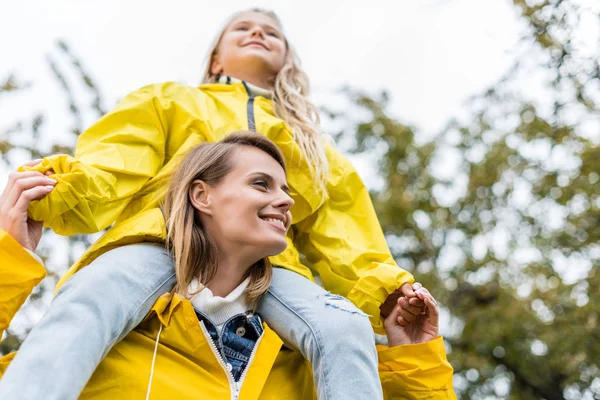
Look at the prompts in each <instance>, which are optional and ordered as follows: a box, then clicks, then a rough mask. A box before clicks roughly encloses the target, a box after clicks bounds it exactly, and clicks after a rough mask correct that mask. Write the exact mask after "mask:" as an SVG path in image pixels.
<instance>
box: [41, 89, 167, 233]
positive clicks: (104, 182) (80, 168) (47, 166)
mask: <svg viewBox="0 0 600 400" xmlns="http://www.w3.org/2000/svg"><path fill="white" fill-rule="evenodd" d="M177 86H178V85H177V84H161V85H151V86H147V87H144V88H142V89H139V90H137V91H135V92H133V93H131V94H129V95H128V96H126V97H125V98H124V99H123V100H122V101H121V102H120V103H119V104H118V105H117V107H116V108H115V109H114V110H113V111H111V112H110V113H108V114H106V115H105V116H104V117H102V118H101V119H100V120H98V121H97V122H96V123H95V124H94V125H92V126H91V127H90V128H89V129H87V130H86V131H85V132H83V133H82V134H81V135H80V136H79V139H78V142H77V147H76V149H75V157H74V158H73V157H70V156H68V155H55V156H50V157H46V158H44V160H43V161H42V162H41V163H40V164H38V165H37V166H35V167H34V169H35V170H36V171H40V172H47V171H53V172H54V173H55V175H53V176H52V177H53V178H54V179H56V180H57V181H58V185H57V186H56V190H54V191H53V192H52V194H50V195H49V196H47V197H46V198H44V199H43V200H41V201H39V202H34V203H32V204H31V206H30V208H29V216H30V217H32V218H33V219H35V220H36V221H44V222H45V226H47V227H51V228H52V229H54V231H55V232H57V233H59V234H62V235H71V234H76V233H94V232H98V231H100V230H102V229H104V228H106V227H108V226H109V225H110V224H111V223H113V222H114V221H115V219H117V217H118V216H119V214H120V213H121V212H122V211H123V209H124V208H125V207H126V206H127V204H128V202H129V200H130V199H131V198H132V196H133V195H134V194H135V193H136V192H138V191H139V190H140V189H141V188H142V187H143V185H144V184H145V183H146V182H147V181H148V180H149V179H151V178H152V177H153V176H154V175H155V174H156V173H157V172H158V171H159V169H160V168H161V167H162V165H163V162H164V157H165V143H166V139H165V137H166V135H167V133H168V129H169V123H170V122H169V116H170V115H171V114H172V111H173V110H172V109H170V108H171V107H172V106H173V104H172V102H169V101H168V100H167V97H168V96H169V91H170V90H176V87H177Z"/></svg>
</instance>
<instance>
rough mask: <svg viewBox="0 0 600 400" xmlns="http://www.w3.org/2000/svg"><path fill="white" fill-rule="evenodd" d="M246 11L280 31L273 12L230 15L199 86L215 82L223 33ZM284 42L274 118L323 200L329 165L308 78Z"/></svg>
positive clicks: (295, 55) (261, 11) (214, 43)
mask: <svg viewBox="0 0 600 400" xmlns="http://www.w3.org/2000/svg"><path fill="white" fill-rule="evenodd" d="M248 12H256V13H261V14H264V15H266V16H268V17H270V18H272V19H273V20H275V21H276V22H277V24H278V25H279V27H280V28H281V27H282V24H281V20H280V19H279V17H278V16H277V14H275V13H274V12H273V11H268V10H263V9H261V8H251V9H249V10H246V11H241V12H238V13H235V14H233V15H232V16H231V18H229V21H228V22H227V23H226V24H225V26H224V27H223V28H222V29H221V31H220V33H219V34H218V35H217V36H216V38H215V40H214V42H213V43H212V45H211V47H210V50H209V52H208V55H207V61H206V64H207V65H206V69H205V71H204V75H203V77H202V83H215V82H217V80H218V79H219V77H218V76H217V75H214V74H212V72H211V65H212V62H213V59H214V57H215V56H216V55H217V52H218V49H219V44H220V42H221V38H222V37H223V33H224V32H225V30H226V29H227V27H229V25H230V24H231V22H233V20H235V19H236V18H237V17H239V16H240V15H242V14H245V13H248ZM284 41H285V46H286V50H287V51H286V56H285V62H284V65H283V67H282V68H281V70H280V71H279V73H278V74H277V76H276V78H275V84H274V85H273V89H272V91H271V94H272V98H273V103H274V105H275V107H274V109H275V115H277V116H278V117H279V118H281V119H282V120H283V121H284V122H285V123H286V124H287V126H288V127H289V128H290V129H291V131H292V134H293V135H294V139H295V140H296V142H297V143H298V145H299V146H300V150H301V152H302V155H303V156H304V157H305V158H306V161H307V163H308V166H309V169H310V172H311V174H312V176H313V179H314V182H315V188H316V189H317V190H318V191H319V193H321V196H322V197H324V195H325V193H326V182H327V175H328V171H329V166H328V163H327V157H326V155H325V148H324V144H323V138H322V136H321V131H320V128H319V125H320V118H319V112H318V110H317V108H316V107H315V105H314V104H312V102H311V101H310V100H309V99H308V95H309V92H310V89H309V83H308V77H307V76H306V73H304V71H303V70H302V68H300V59H299V57H298V55H297V54H296V51H295V50H294V48H293V47H292V46H291V45H290V43H289V42H288V40H287V38H286V37H285V35H284Z"/></svg>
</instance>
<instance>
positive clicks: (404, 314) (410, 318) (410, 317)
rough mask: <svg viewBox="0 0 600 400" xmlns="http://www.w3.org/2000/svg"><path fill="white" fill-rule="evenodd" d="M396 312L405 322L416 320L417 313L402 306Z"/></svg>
mask: <svg viewBox="0 0 600 400" xmlns="http://www.w3.org/2000/svg"><path fill="white" fill-rule="evenodd" d="M398 314H400V316H401V317H402V318H404V319H405V320H406V321H407V322H415V321H416V320H417V315H415V314H413V313H411V312H408V311H406V310H405V309H403V308H400V311H399V312H398Z"/></svg>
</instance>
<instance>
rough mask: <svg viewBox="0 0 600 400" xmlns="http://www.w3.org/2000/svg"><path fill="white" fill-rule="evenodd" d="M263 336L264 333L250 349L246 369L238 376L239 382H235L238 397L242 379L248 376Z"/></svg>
mask: <svg viewBox="0 0 600 400" xmlns="http://www.w3.org/2000/svg"><path fill="white" fill-rule="evenodd" d="M263 336H265V333H264V332H263V333H262V334H261V335H260V337H259V338H258V339H257V340H256V343H255V344H254V348H253V349H252V353H250V357H248V363H247V364H246V368H244V372H242V375H241V376H240V380H239V381H237V382H236V383H237V393H238V396H239V393H240V389H241V388H242V383H244V379H245V378H246V375H248V370H249V369H250V365H252V360H253V359H254V356H255V355H256V351H257V350H258V345H259V344H260V341H261V340H262V338H263ZM236 399H237V397H236Z"/></svg>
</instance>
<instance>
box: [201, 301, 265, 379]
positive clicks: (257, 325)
mask: <svg viewBox="0 0 600 400" xmlns="http://www.w3.org/2000/svg"><path fill="white" fill-rule="evenodd" d="M194 310H195V311H196V315H197V316H198V319H199V320H200V321H202V322H204V325H205V326H206V330H207V331H208V333H209V334H210V337H211V338H212V340H213V343H214V344H215V346H216V348H217V350H218V351H219V353H220V354H221V356H222V357H223V360H224V361H225V363H226V367H227V369H228V370H229V372H231V374H232V375H233V377H234V379H235V381H236V382H238V381H239V380H240V377H241V376H242V374H243V372H244V370H245V369H246V366H247V365H248V361H249V360H250V357H251V355H252V351H253V350H254V347H255V345H256V341H257V340H258V338H259V337H260V336H261V335H262V333H263V327H262V320H261V318H260V316H259V315H258V314H253V313H251V312H248V313H246V314H237V315H234V316H233V317H231V318H229V319H228V320H227V321H225V323H224V324H223V328H222V330H221V334H220V335H219V333H218V331H217V327H216V326H215V324H214V323H213V322H212V321H211V320H210V319H209V318H208V317H207V316H206V315H205V314H203V313H202V312H201V311H198V310H197V309H195V308H194Z"/></svg>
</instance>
